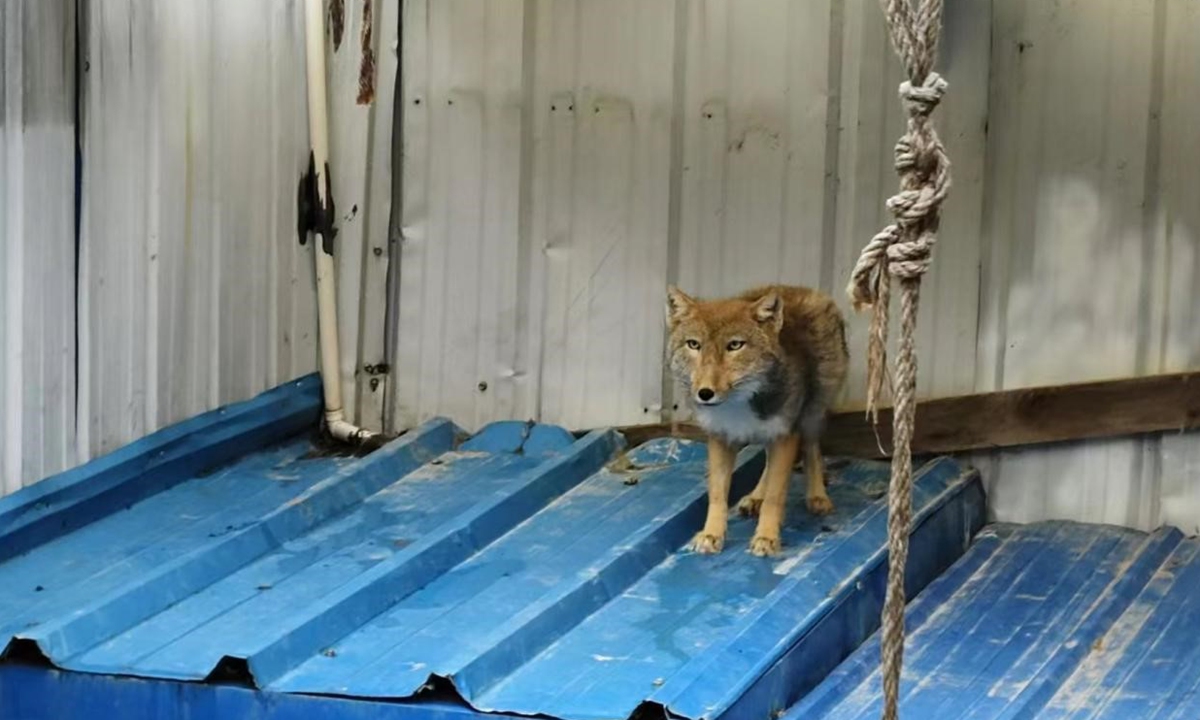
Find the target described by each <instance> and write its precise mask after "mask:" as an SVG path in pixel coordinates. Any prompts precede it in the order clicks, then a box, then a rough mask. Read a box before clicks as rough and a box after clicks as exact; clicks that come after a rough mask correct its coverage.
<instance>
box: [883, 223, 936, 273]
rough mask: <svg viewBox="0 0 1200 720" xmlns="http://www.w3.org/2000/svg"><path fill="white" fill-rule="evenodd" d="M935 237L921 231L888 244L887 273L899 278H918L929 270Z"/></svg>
mask: <svg viewBox="0 0 1200 720" xmlns="http://www.w3.org/2000/svg"><path fill="white" fill-rule="evenodd" d="M936 242H937V237H935V236H934V234H933V233H930V232H923V233H921V234H919V235H917V236H916V237H914V238H911V239H908V240H899V241H897V242H894V243H892V244H891V245H888V249H887V258H888V266H887V269H888V274H889V275H891V276H892V277H894V278H899V279H901V280H912V279H914V278H919V277H921V276H922V275H924V274H925V272H926V271H927V270H929V265H930V263H931V262H932V261H933V246H934V243H936Z"/></svg>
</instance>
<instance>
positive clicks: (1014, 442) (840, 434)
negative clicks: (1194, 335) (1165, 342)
mask: <svg viewBox="0 0 1200 720" xmlns="http://www.w3.org/2000/svg"><path fill="white" fill-rule="evenodd" d="M1196 428H1200V372H1188V373H1179V374H1175V375H1155V376H1150V377H1141V378H1129V379H1123V380H1107V381H1100V382H1090V383H1080V384H1075V385H1055V386H1050V387H1036V388H1025V389H1021V390H1004V391H1001V392H992V393H981V394H977V395H963V396H959V397H949V398H940V399H937V400H928V401H924V402H921V403H919V404H918V405H917V428H916V434H915V436H914V437H913V448H912V449H913V453H914V454H922V455H925V454H934V453H937V454H943V453H956V452H965V451H969V450H987V449H993V448H1004V447H1015V446H1021V445H1038V444H1042V443H1052V442H1063V441H1069V440H1087V439H1094V438H1107V437H1121V436H1129V435H1141V434H1145V433H1152V432H1164V431H1168V432H1169V431H1183V430H1191V429H1196ZM618 429H619V430H621V432H623V433H624V434H625V436H626V438H627V439H628V440H629V443H630V445H637V444H640V443H642V442H645V441H646V440H649V439H651V438H655V437H684V438H691V439H696V438H702V437H703V436H704V434H703V432H702V431H701V430H700V429H699V428H697V427H696V426H694V425H689V424H675V425H670V424H664V425H635V426H630V427H624V428H618ZM878 432H879V437H878V442H877V441H876V435H875V428H872V426H871V424H870V423H869V422H867V420H866V418H865V417H864V413H863V411H862V410H851V411H841V412H836V413H834V414H833V415H832V416H831V417H830V419H829V427H828V431H827V432H826V434H825V438H824V442H823V443H822V445H823V447H824V449H825V452H826V453H827V454H829V455H840V456H848V457H863V458H878V457H885V456H886V454H884V453H880V450H879V445H880V444H882V445H883V448H884V449H885V450H886V451H887V452H888V453H890V452H891V447H892V412H891V409H890V408H887V409H884V410H881V411H880V413H879V426H878Z"/></svg>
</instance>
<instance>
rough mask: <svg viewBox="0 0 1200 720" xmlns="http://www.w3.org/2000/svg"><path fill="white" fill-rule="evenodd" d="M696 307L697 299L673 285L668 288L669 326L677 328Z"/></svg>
mask: <svg viewBox="0 0 1200 720" xmlns="http://www.w3.org/2000/svg"><path fill="white" fill-rule="evenodd" d="M695 307H696V299H695V298H693V297H692V296H691V295H688V294H687V293H685V292H684V291H682V290H680V289H679V288H677V287H675V286H674V285H671V286H670V287H668V288H667V308H666V309H667V325H668V326H669V327H675V326H676V325H677V324H678V323H679V321H680V320H683V319H684V318H685V317H687V316H688V315H690V314H691V312H692V309H693V308H695Z"/></svg>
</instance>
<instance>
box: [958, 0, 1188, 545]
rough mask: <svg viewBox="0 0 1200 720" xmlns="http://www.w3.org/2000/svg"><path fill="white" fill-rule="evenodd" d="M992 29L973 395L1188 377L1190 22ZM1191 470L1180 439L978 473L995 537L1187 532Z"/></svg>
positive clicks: (1089, 448)
mask: <svg viewBox="0 0 1200 720" xmlns="http://www.w3.org/2000/svg"><path fill="white" fill-rule="evenodd" d="M993 12H994V17H995V33H994V36H993V43H992V83H991V85H992V88H991V92H992V102H991V108H992V110H991V115H990V118H989V124H990V127H991V132H990V135H989V147H988V157H989V174H988V180H987V183H988V186H989V188H990V192H989V193H988V203H989V207H988V212H987V214H988V218H989V219H988V222H987V223H985V225H984V232H983V243H984V250H983V254H984V262H983V265H982V272H983V276H984V286H985V292H984V294H983V299H982V306H981V311H980V325H979V335H980V352H979V378H980V387H981V389H991V388H1013V387H1022V386H1028V385H1040V384H1052V383H1060V382H1070V381H1083V380H1092V379H1100V378H1107V377H1120V376H1126V375H1142V374H1147V373H1156V372H1178V371H1182V370H1187V369H1195V368H1197V367H1200V311H1198V310H1197V308H1200V252H1197V250H1196V248H1197V243H1198V242H1200V204H1197V203H1196V200H1195V188H1196V186H1197V184H1200V140H1198V139H1197V136H1196V133H1195V126H1196V123H1197V122H1198V121H1200V74H1197V73H1196V68H1197V67H1200V49H1198V48H1197V45H1196V43H1195V42H1194V38H1195V37H1196V34H1197V33H1198V32H1200V8H1197V6H1196V4H1195V3H1192V2H1187V0H1162V1H1160V2H1153V1H1151V0H1139V1H1138V2H1103V3H1068V2H1055V3H1041V2H1021V1H1018V0H1006V1H1005V2H997V3H995V4H994V7H993ZM1117 28H1119V29H1120V32H1119V33H1118V32H1116V29H1117ZM1198 458H1200V435H1198V434H1195V433H1193V434H1188V435H1172V434H1168V435H1165V436H1162V437H1154V438H1148V439H1139V440H1118V441H1112V442H1093V443H1079V444H1071V445H1065V446H1061V447H1054V448H1046V449H1041V448H1039V449H1028V450H1019V451H1012V452H1004V453H998V454H996V455H995V456H993V457H992V458H985V459H984V460H983V462H982V464H983V465H984V468H985V475H986V476H987V478H988V482H989V487H990V489H991V492H990V499H991V502H992V504H993V509H994V512H995V513H996V514H997V515H998V516H999V517H1001V518H1003V519H1008V520H1015V521H1029V520H1035V519H1042V518H1049V517H1068V518H1072V519H1079V520H1088V521H1093V522H1113V523H1118V524H1125V525H1131V526H1135V527H1139V528H1142V529H1150V528H1153V527H1156V526H1158V525H1159V524H1161V523H1171V524H1178V525H1179V526H1180V527H1183V528H1185V529H1186V530H1188V531H1189V532H1195V531H1197V530H1200V460H1198Z"/></svg>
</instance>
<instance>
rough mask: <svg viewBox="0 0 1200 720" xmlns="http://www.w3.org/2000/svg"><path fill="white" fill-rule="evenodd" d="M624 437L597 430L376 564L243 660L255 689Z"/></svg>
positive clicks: (491, 535)
mask: <svg viewBox="0 0 1200 720" xmlns="http://www.w3.org/2000/svg"><path fill="white" fill-rule="evenodd" d="M621 443H622V440H621V439H620V436H618V435H617V434H616V433H614V432H612V431H596V432H592V433H589V434H588V435H587V436H586V437H584V438H583V439H581V440H579V441H578V442H577V443H576V444H575V445H574V446H572V448H571V449H570V450H569V451H567V452H566V453H564V454H562V455H559V456H557V457H554V458H552V459H550V460H547V461H546V462H544V463H542V464H541V465H539V466H537V467H536V468H534V469H532V470H529V471H526V472H525V473H523V474H522V476H521V477H519V478H518V479H517V480H516V484H517V485H518V487H517V489H516V490H515V491H508V492H506V491H497V492H494V493H493V494H492V495H491V496H490V497H487V498H486V499H484V500H482V501H480V502H478V503H476V505H475V506H474V507H473V508H472V509H471V510H469V511H468V512H467V513H465V514H463V515H460V516H458V517H455V518H453V519H451V520H449V521H448V522H446V523H445V524H443V525H442V526H441V527H439V528H438V529H436V530H434V531H433V532H432V533H430V534H429V535H428V536H426V537H424V538H422V539H421V540H419V541H417V542H415V543H413V544H412V545H410V546H409V547H407V548H405V549H404V550H402V551H401V552H399V553H397V555H396V557H394V558H392V559H391V560H389V561H386V562H384V563H381V564H380V565H379V566H377V567H375V568H373V569H371V570H370V571H368V572H366V573H364V574H363V575H361V576H359V577H357V578H355V579H354V580H352V581H351V582H349V583H347V584H346V585H344V586H342V587H339V588H338V589H337V590H335V591H334V592H332V593H330V594H329V596H327V597H325V598H322V600H321V601H320V602H319V603H317V604H316V605H315V607H310V608H307V609H306V611H305V612H303V613H301V614H299V615H298V617H295V618H289V620H290V622H289V623H288V625H289V626H290V627H289V630H288V632H287V633H286V634H284V635H281V636H280V637H279V638H278V639H275V640H273V641H269V642H267V643H264V644H262V645H261V646H259V647H257V648H255V649H253V650H251V651H250V652H249V653H247V655H246V656H245V659H246V660H247V662H248V664H249V667H250V672H251V673H252V675H253V677H254V678H255V680H256V682H257V683H258V685H259V686H267V685H270V684H271V683H272V682H273V681H274V680H276V679H278V678H279V677H281V676H282V675H283V674H284V673H286V672H287V671H288V670H290V669H291V668H292V667H294V666H295V665H296V664H297V662H298V661H300V660H301V659H303V658H307V657H309V656H311V655H313V654H315V653H317V652H318V651H319V650H320V649H321V648H323V647H325V646H327V645H329V644H332V643H334V642H336V641H337V640H338V639H339V638H342V637H344V636H345V635H347V634H349V633H350V632H352V631H353V630H354V629H356V628H358V627H360V626H361V625H362V624H363V623H365V622H367V621H369V620H370V619H371V618H373V617H375V616H376V615H378V614H380V613H381V612H383V611H384V610H385V609H387V608H388V607H390V606H391V605H394V604H395V603H396V602H397V601H399V600H400V599H401V598H403V597H405V596H407V595H409V594H410V593H412V592H414V591H415V590H417V589H419V588H421V587H422V586H424V585H426V584H428V583H429V582H430V581H431V580H433V579H434V578H436V577H437V576H438V575H440V574H442V573H444V572H446V571H447V570H449V569H450V568H451V567H453V566H454V565H457V564H458V563H460V562H462V561H463V560H465V559H467V557H469V556H470V555H472V554H474V553H475V552H477V551H478V550H479V549H481V548H482V547H484V546H486V545H487V544H489V543H491V542H492V541H493V540H495V539H496V538H498V537H500V536H501V535H503V534H504V533H506V532H508V531H509V530H511V529H512V528H513V527H514V526H516V525H517V524H518V523H520V522H521V521H523V520H524V519H526V518H528V517H529V516H530V515H532V514H533V513H535V512H536V511H537V510H538V509H539V508H541V507H542V506H544V505H545V504H546V503H547V502H548V501H549V500H551V499H552V498H554V497H556V496H558V495H561V494H562V493H563V492H566V491H567V490H569V489H570V488H572V487H574V486H575V485H577V484H578V483H580V482H582V481H583V480H584V479H585V478H587V477H588V476H589V475H590V474H591V473H592V472H595V470H597V469H599V467H601V466H602V465H603V464H604V463H605V462H606V461H608V460H609V459H610V458H611V457H612V454H613V453H614V452H616V451H617V450H618V449H619V447H620V445H621Z"/></svg>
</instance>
